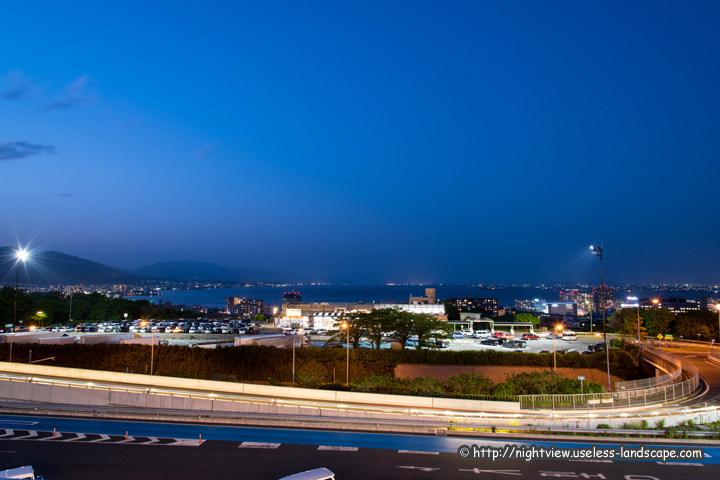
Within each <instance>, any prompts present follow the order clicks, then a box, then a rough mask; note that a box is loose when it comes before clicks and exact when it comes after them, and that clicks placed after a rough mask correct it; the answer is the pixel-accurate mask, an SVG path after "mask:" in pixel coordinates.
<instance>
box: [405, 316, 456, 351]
mask: <svg viewBox="0 0 720 480" xmlns="http://www.w3.org/2000/svg"><path fill="white" fill-rule="evenodd" d="M412 320H413V328H412V333H413V335H416V336H417V338H418V340H417V345H416V346H415V348H417V349H418V350H420V349H421V348H422V347H423V346H426V343H427V340H428V338H430V337H431V336H432V335H435V336H437V334H436V333H435V331H437V330H441V331H442V332H443V336H444V333H447V332H448V331H449V326H448V324H447V322H444V321H442V320H438V319H437V318H435V317H433V316H432V315H428V314H427V313H415V314H412ZM433 346H435V345H433Z"/></svg>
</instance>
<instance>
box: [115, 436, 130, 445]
mask: <svg viewBox="0 0 720 480" xmlns="http://www.w3.org/2000/svg"><path fill="white" fill-rule="evenodd" d="M134 441H135V437H133V436H132V435H128V437H127V439H126V440H120V441H119V442H115V443H130V442H134Z"/></svg>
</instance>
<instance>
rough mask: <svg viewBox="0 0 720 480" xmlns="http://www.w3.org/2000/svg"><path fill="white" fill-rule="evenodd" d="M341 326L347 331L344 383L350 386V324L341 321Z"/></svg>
mask: <svg viewBox="0 0 720 480" xmlns="http://www.w3.org/2000/svg"><path fill="white" fill-rule="evenodd" d="M341 326H342V328H344V329H345V331H346V332H347V371H346V372H345V384H346V385H347V386H348V387H349V386H350V324H349V323H347V322H343V324H342V325H341Z"/></svg>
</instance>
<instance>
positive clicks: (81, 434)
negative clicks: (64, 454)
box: [63, 433, 87, 442]
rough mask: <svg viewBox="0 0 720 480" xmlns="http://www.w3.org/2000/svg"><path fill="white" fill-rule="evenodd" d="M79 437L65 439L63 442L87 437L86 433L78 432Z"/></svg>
mask: <svg viewBox="0 0 720 480" xmlns="http://www.w3.org/2000/svg"><path fill="white" fill-rule="evenodd" d="M75 435H77V438H70V439H68V440H63V442H74V441H75V440H82V439H83V438H87V437H86V436H85V434H84V433H76V434H75Z"/></svg>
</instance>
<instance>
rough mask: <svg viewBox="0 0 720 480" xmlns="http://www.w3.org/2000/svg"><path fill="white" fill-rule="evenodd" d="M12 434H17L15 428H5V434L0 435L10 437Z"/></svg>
mask: <svg viewBox="0 0 720 480" xmlns="http://www.w3.org/2000/svg"><path fill="white" fill-rule="evenodd" d="M12 435H15V432H14V431H13V430H8V429H5V435H0V437H10V436H12Z"/></svg>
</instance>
